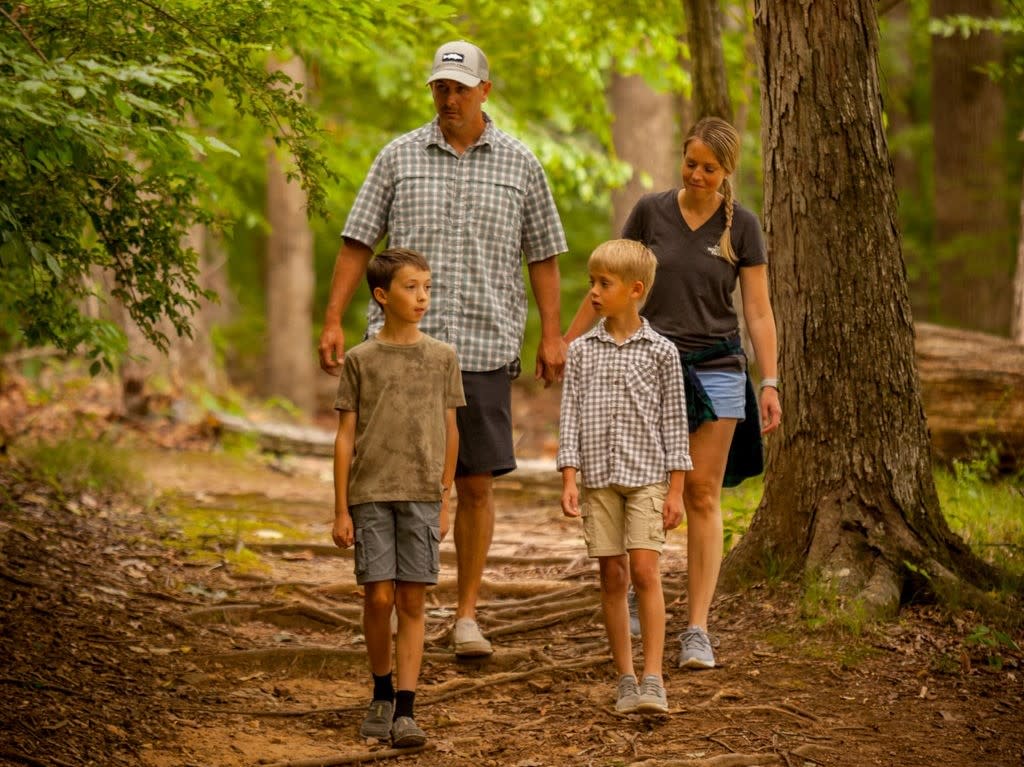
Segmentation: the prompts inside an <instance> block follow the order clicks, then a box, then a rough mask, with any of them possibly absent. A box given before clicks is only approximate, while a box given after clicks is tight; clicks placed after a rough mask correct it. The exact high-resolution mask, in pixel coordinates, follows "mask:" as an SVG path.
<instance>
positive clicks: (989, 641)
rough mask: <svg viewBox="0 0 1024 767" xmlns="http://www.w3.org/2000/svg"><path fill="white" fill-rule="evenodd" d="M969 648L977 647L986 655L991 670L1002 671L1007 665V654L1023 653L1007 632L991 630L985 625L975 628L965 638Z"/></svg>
mask: <svg viewBox="0 0 1024 767" xmlns="http://www.w3.org/2000/svg"><path fill="white" fill-rule="evenodd" d="M964 644H965V645H967V646H968V647H976V648H979V649H981V650H982V652H984V654H985V660H986V662H987V663H988V665H989V666H990V667H991V668H994V669H996V670H1000V669H1002V668H1003V665H1004V664H1005V663H1006V659H1005V658H1004V657H1003V656H1004V655H1005V654H1012V653H1017V654H1020V653H1021V647H1020V645H1018V644H1017V643H1016V642H1015V641H1013V638H1012V637H1011V636H1010V635H1009V634H1007V633H1006V632H1005V631H1000V630H999V629H993V628H989V627H988V626H986V625H984V624H979V625H977V626H975V627H974V630H973V631H971V633H970V634H968V635H967V636H966V637H965V638H964Z"/></svg>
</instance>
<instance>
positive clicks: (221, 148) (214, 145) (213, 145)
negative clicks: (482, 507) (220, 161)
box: [203, 136, 242, 157]
mask: <svg viewBox="0 0 1024 767" xmlns="http://www.w3.org/2000/svg"><path fill="white" fill-rule="evenodd" d="M203 141H205V142H206V145H207V146H209V147H210V149H214V150H216V151H218V152H226V153H228V154H230V155H232V156H234V157H241V156H242V155H241V154H239V152H238V150H237V149H235V148H234V147H231V146H228V145H227V144H225V143H224V142H223V141H221V140H220V139H219V138H217V137H216V136H204V137H203Z"/></svg>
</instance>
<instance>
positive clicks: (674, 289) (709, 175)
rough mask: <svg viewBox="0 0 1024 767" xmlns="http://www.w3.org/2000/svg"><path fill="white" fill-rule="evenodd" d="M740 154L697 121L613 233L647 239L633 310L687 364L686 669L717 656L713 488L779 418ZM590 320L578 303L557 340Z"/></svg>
mask: <svg viewBox="0 0 1024 767" xmlns="http://www.w3.org/2000/svg"><path fill="white" fill-rule="evenodd" d="M739 151H740V137H739V134H738V133H737V132H736V129H735V128H734V127H733V126H732V125H730V124H729V123H727V122H726V121H724V120H721V119H719V118H717V117H708V118H705V119H703V120H701V121H700V122H698V123H697V124H696V125H695V126H694V127H693V128H692V129H691V130H690V132H689V133H688V134H687V136H686V140H685V142H684V144H683V166H682V175H683V186H682V188H680V189H670V190H668V191H665V192H658V193H655V194H649V195H646V196H644V197H643V198H641V200H640V201H639V202H638V203H637V205H636V207H635V208H634V209H633V211H632V213H630V215H629V218H628V220H627V221H626V225H625V227H624V228H623V231H622V237H623V238H626V239H631V240H638V241H640V242H642V243H644V244H645V245H647V246H648V247H649V248H650V249H651V250H653V251H654V253H655V255H656V256H657V258H658V268H657V273H656V274H657V276H656V278H655V280H654V285H653V288H652V290H651V294H650V296H649V297H648V299H647V302H646V303H645V304H644V307H643V310H642V312H641V314H642V315H643V316H644V317H646V318H647V320H648V322H650V324H651V327H653V328H654V329H655V330H656V331H658V332H659V333H660V334H661V335H663V336H665V337H666V338H668V339H669V340H670V341H672V342H673V343H674V344H675V346H676V348H677V349H678V350H679V355H680V360H681V362H682V365H683V369H684V373H685V375H684V379H685V384H686V402H687V417H688V421H689V429H690V455H691V457H692V459H693V470H692V471H690V472H689V473H688V474H687V478H686V486H685V492H684V496H683V502H684V507H685V512H686V526H687V555H688V562H689V583H688V588H687V593H688V611H689V616H688V624H687V625H688V627H687V629H686V631H684V632H683V633H682V634H681V635H680V637H679V639H680V645H681V648H680V653H679V666H680V667H682V668H691V669H703V668H713V667H714V665H715V655H714V651H713V649H712V640H711V638H710V636H709V635H708V612H709V610H710V607H711V600H712V598H713V597H714V593H715V585H716V584H717V582H718V571H719V568H720V566H721V563H722V549H723V536H722V507H721V493H722V487H723V486H725V485H734V484H737V483H738V482H739V481H740V480H741V479H743V478H744V477H749V476H754V475H756V474H759V473H760V472H761V471H762V470H763V459H762V452H761V434H764V433H767V432H770V431H773V430H775V429H776V428H777V427H778V426H779V423H780V422H781V420H782V408H781V406H780V404H779V390H778V377H777V376H778V373H777V370H778V368H777V358H776V345H777V344H776V335H775V316H774V314H773V313H772V306H771V302H770V300H769V297H768V266H767V254H766V250H765V245H764V239H763V238H762V236H761V225H760V223H759V221H758V219H757V216H755V215H754V214H753V213H752V212H751V211H749V210H747V209H746V208H744V207H743V206H742V205H740V204H739V203H738V202H736V200H735V198H734V197H733V191H732V186H731V184H730V180H729V179H730V176H731V175H732V174H733V172H734V171H735V170H736V165H737V163H738V161H739ZM737 281H738V282H739V286H740V293H741V295H742V301H743V316H744V318H745V321H746V326H747V332H748V334H749V336H750V340H751V342H752V344H753V348H754V355H755V357H756V359H757V366H758V370H759V373H760V375H761V381H760V390H761V397H760V405H758V402H757V399H756V397H755V395H754V390H753V387H752V385H751V384H750V380H749V377H748V375H747V360H746V357H745V356H744V353H743V348H742V346H741V345H740V335H739V321H738V319H737V315H736V310H735V308H734V307H733V302H732V294H733V289H734V288H735V287H736V283H737ZM595 320H596V316H595V313H594V310H593V308H592V307H591V306H590V303H589V301H584V302H583V305H582V306H581V307H580V309H579V311H578V312H577V313H576V316H575V318H574V319H573V322H572V325H571V326H570V328H569V332H568V333H567V336H566V341H569V342H571V341H572V340H573V339H575V338H576V337H577V336H579V335H581V334H582V333H584V332H585V331H586V330H587V329H588V328H589V327H590V326H591V325H593V324H594V322H595ZM759 427H760V428H759Z"/></svg>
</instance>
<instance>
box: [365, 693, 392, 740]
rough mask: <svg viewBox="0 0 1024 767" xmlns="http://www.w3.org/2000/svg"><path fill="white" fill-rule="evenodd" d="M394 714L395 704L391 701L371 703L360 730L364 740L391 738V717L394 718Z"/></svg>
mask: <svg viewBox="0 0 1024 767" xmlns="http://www.w3.org/2000/svg"><path fill="white" fill-rule="evenodd" d="M394 713H395V704H394V703H392V702H391V701H390V700H373V701H370V707H369V709H367V711H366V718H365V719H363V724H362V726H360V728H359V734H360V735H361V736H362V737H364V738H376V739H377V740H387V738H389V737H391V717H392V716H394Z"/></svg>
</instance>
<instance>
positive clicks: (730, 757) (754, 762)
mask: <svg viewBox="0 0 1024 767" xmlns="http://www.w3.org/2000/svg"><path fill="white" fill-rule="evenodd" d="M781 762H782V759H781V758H779V756H778V754H719V755H718V756H709V757H708V758H707V759H645V760H644V761H642V762H633V763H632V764H631V765H629V767H761V765H770V764H779V763H781Z"/></svg>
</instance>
